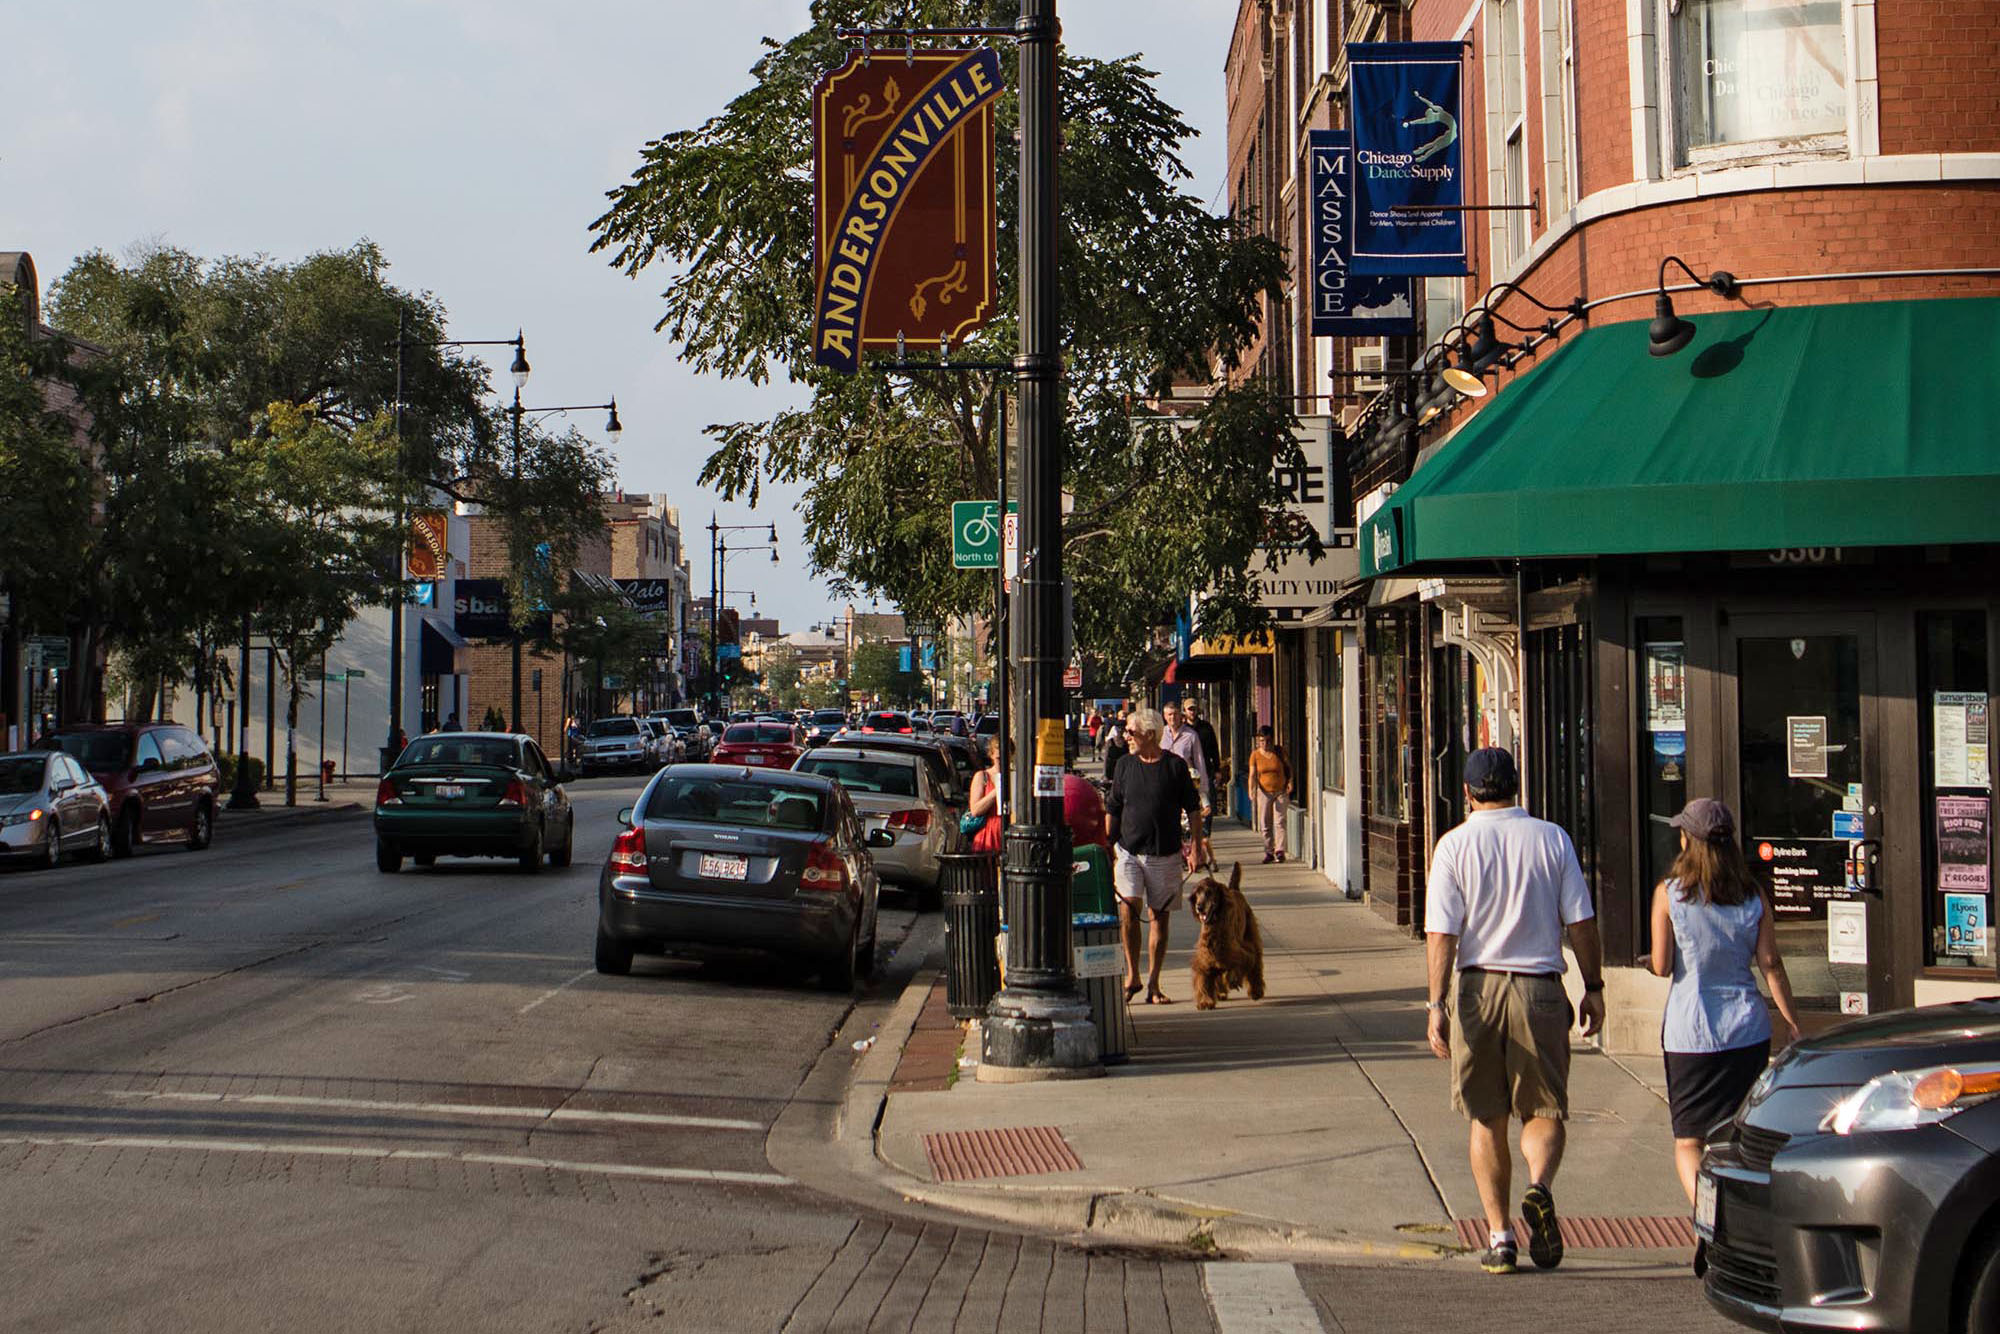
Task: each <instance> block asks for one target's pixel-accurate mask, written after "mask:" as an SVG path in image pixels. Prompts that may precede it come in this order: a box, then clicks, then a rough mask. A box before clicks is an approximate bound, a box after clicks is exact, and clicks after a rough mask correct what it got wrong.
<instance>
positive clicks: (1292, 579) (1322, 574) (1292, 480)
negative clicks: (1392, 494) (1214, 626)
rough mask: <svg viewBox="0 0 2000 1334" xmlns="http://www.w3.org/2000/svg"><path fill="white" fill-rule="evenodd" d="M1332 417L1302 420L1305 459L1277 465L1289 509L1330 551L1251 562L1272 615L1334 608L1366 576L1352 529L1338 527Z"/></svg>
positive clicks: (1280, 553)
mask: <svg viewBox="0 0 2000 1334" xmlns="http://www.w3.org/2000/svg"><path fill="white" fill-rule="evenodd" d="M1335 429H1336V428H1335V424H1334V420H1333V418H1331V417H1301V418H1299V429H1298V433H1297V434H1296V435H1295V436H1294V437H1293V439H1295V440H1296V441H1297V442H1298V445H1299V453H1300V457H1299V459H1298V460H1297V461H1296V462H1294V461H1292V460H1289V459H1288V460H1285V461H1282V462H1280V463H1277V464H1276V465H1274V467H1273V469H1272V476H1273V478H1274V480H1275V481H1276V482H1277V484H1278V489H1279V490H1280V491H1282V492H1284V495H1285V509H1286V510H1287V511H1288V512H1289V513H1291V514H1292V515H1294V516H1295V517H1296V518H1297V520H1299V521H1300V522H1303V523H1305V524H1306V525H1308V526H1309V527H1311V529H1312V530H1313V533H1314V534H1315V535H1316V536H1317V537H1318V538H1319V540H1320V545H1321V546H1322V547H1324V548H1325V551H1324V553H1323V554H1322V555H1321V556H1320V558H1319V559H1318V560H1314V559H1312V557H1310V556H1308V555H1307V554H1306V553H1305V551H1304V550H1302V549H1300V548H1297V547H1261V548H1259V549H1258V551H1257V553H1256V554H1255V555H1254V556H1252V557H1251V562H1250V581H1251V584H1252V585H1253V588H1254V593H1255V596H1256V598H1257V602H1258V604H1259V605H1260V606H1262V607H1264V608H1265V609H1266V610H1267V611H1272V612H1276V613H1279V614H1280V615H1281V616H1282V614H1283V613H1285V612H1288V611H1291V612H1297V611H1317V610H1320V609H1322V608H1325V607H1327V606H1329V605H1331V604H1332V602H1333V600H1334V599H1335V598H1337V597H1339V596H1340V592H1341V590H1342V589H1343V588H1345V587H1346V586H1347V585H1348V584H1350V583H1352V582H1353V581H1354V580H1355V579H1356V578H1357V577H1358V576H1359V575H1360V572H1361V562H1360V556H1359V553H1358V552H1357V551H1356V549H1355V545H1354V530H1353V529H1352V528H1335V527H1334V526H1333V480H1334V479H1333V437H1334V432H1335Z"/></svg>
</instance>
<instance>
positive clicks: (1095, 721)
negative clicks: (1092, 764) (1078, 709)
mask: <svg viewBox="0 0 2000 1334" xmlns="http://www.w3.org/2000/svg"><path fill="white" fill-rule="evenodd" d="M1083 725H1084V727H1085V729H1086V730H1088V731H1089V733H1090V758H1092V759H1093V760H1094V759H1096V758H1097V754H1098V751H1097V747H1098V738H1099V737H1101V736H1102V735H1103V734H1104V710H1102V709H1100V708H1097V707H1095V706H1093V707H1092V708H1091V710H1090V717H1089V718H1087V719H1085V720H1084V724H1083Z"/></svg>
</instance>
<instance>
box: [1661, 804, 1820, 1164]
mask: <svg viewBox="0 0 2000 1334" xmlns="http://www.w3.org/2000/svg"><path fill="white" fill-rule="evenodd" d="M1672 823H1673V825H1674V827H1675V828H1676V829H1679V830H1680V831H1681V853H1680V856H1679V857H1677V858H1675V859H1674V865H1673V869H1672V871H1671V872H1670V873H1669V874H1668V876H1667V878H1666V879H1665V880H1663V881H1661V882H1660V884H1659V885H1658V886H1657V887H1656V888H1655V889H1654V890H1653V957H1652V960H1651V963H1652V968H1653V972H1654V973H1655V974H1656V975H1658V976H1660V977H1671V978H1672V979H1673V986H1672V988H1671V989H1670V990H1669V991H1668V992H1667V1010H1666V1015H1665V1018H1664V1019H1663V1021H1662V1023H1661V1030H1660V1046H1661V1048H1662V1050H1663V1051H1664V1052H1665V1053H1666V1064H1667V1102H1668V1105H1669V1107H1670V1108H1671V1110H1672V1113H1673V1123H1674V1166H1675V1167H1676V1168H1677V1169H1678V1170H1679V1172H1680V1178H1681V1188H1682V1189H1683V1190H1685V1191H1687V1196H1688V1201H1689V1203H1692V1202H1693V1201H1694V1188H1695V1172H1696V1170H1697V1169H1698V1168H1699V1167H1700V1166H1701V1151H1702V1145H1703V1143H1704V1141H1705V1140H1706V1139H1707V1137H1708V1132H1709V1131H1710V1130H1711V1129H1713V1128H1714V1127H1715V1126H1716V1125H1718V1124H1719V1123H1721V1122H1723V1121H1726V1120H1728V1119H1729V1118H1730V1117H1732V1116H1734V1115H1735V1114H1736V1109H1737V1108H1738V1107H1740V1106H1742V1104H1743V1099H1744V1097H1745V1096H1746V1095H1748V1093H1749V1092H1750V1086H1751V1085H1752V1084H1754V1083H1756V1082H1757V1076H1758V1075H1760V1074H1762V1073H1763V1072H1764V1067H1765V1066H1766V1065H1768V1064H1769V1063H1770V1059H1771V1016H1770V1011H1769V1010H1768V1009H1766V1007H1765V1004H1764V997H1763V995H1762V994H1761V993H1760V992H1759V991H1758V990H1757V979H1756V977H1755V976H1754V975H1753V974H1752V972H1751V967H1750V965H1751V963H1752V961H1753V960H1754V961H1755V963H1756V965H1757V968H1758V969H1759V970H1761V971H1762V972H1763V974H1764V980H1765V982H1766V983H1767V984H1768V985H1769V986H1770V989H1771V999H1772V1001H1773V1002H1775V1003H1776V1005H1777V1007H1778V1014H1779V1015H1780V1017H1782V1018H1783V1020H1784V1023H1785V1027H1786V1029H1787V1030H1788V1032H1787V1034H1786V1041H1787V1042H1796V1041H1797V1040H1798V1036H1799V1022H1798V1015H1797V1014H1796V1013H1795V1012H1794V1010H1793V1008H1792V984H1791V980H1790V979H1789V978H1787V977H1786V976H1785V961H1784V960H1783V959H1782V958H1780V957H1779V955H1778V941H1777V935H1776V928H1775V925H1774V920H1773V917H1772V914H1771V903H1770V900H1769V898H1768V897H1766V895H1765V894H1764V892H1763V888H1762V886H1760V885H1759V884H1758V883H1757V881H1756V880H1755V879H1754V878H1752V876H1751V874H1750V867H1749V864H1748V863H1747V862H1745V861H1744V859H1743V849H1742V847H1741V846H1740V845H1739V844H1738V843H1737V841H1736V817H1735V816H1734V815H1732V814H1731V813H1730V810H1729V808H1728V807H1727V806H1725V805H1723V804H1722V803H1721V802H1719V801H1716V800H1714V799H1713V798H1710V797H1697V798H1696V799H1695V800H1693V801H1691V802H1689V803H1688V804H1687V809H1686V810H1684V811H1682V812H1681V813H1680V814H1679V815H1676V816H1675V817H1674V818H1673V821H1672Z"/></svg>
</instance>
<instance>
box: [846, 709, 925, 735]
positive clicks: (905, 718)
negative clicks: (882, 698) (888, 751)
mask: <svg viewBox="0 0 2000 1334" xmlns="http://www.w3.org/2000/svg"><path fill="white" fill-rule="evenodd" d="M858 730H859V731H863V732H889V733H893V734H896V735H901V736H913V735H915V733H916V725H915V724H914V723H912V722H911V721H910V715H909V714H907V713H904V712H902V711H901V710H900V709H872V710H870V711H869V712H867V713H864V714H862V715H861V726H860V727H859V729H858Z"/></svg>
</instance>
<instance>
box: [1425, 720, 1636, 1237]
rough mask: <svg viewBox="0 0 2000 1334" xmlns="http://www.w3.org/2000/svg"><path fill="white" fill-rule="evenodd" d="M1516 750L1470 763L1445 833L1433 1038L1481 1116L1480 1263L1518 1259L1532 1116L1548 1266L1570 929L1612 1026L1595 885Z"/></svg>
mask: <svg viewBox="0 0 2000 1334" xmlns="http://www.w3.org/2000/svg"><path fill="white" fill-rule="evenodd" d="M1520 790H1521V775H1520V771H1519V770H1518V769H1517V768H1516V767H1515V765H1514V757H1513V756H1512V755H1510V754H1508V753H1507V752H1506V751H1504V750H1502V749H1500V748H1499V747H1497V746H1486V747H1482V748H1480V749H1479V750H1475V751H1474V752H1472V754H1471V755H1469V756H1467V757H1466V761H1465V800H1466V805H1467V808H1468V813H1467V815H1466V817H1465V822H1464V823H1463V824H1461V825H1459V826H1458V827H1457V828H1456V829H1453V830H1451V831H1450V832H1448V833H1446V834H1445V836H1444V837H1443V838H1441V839H1439V840H1438V843H1437V850H1436V852H1434V853H1433V854H1432V857H1431V869H1430V879H1429V881H1428V885H1427V892H1426V904H1425V909H1424V932H1425V936H1426V953H1427V956H1428V961H1429V965H1430V1000H1429V1001H1428V1003H1427V1004H1426V1005H1425V1008H1426V1009H1427V1010H1428V1011H1429V1012H1430V1044H1431V1050H1432V1051H1433V1052H1434V1053H1436V1054H1437V1056H1438V1058H1439V1059H1440V1060H1445V1059H1449V1060H1450V1061H1451V1075H1452V1090H1451V1101H1452V1105H1453V1106H1454V1107H1456V1108H1458V1109H1459V1110H1460V1111H1462V1112H1464V1113H1465V1115H1466V1118H1467V1119H1468V1120H1469V1121H1470V1122H1471V1123H1472V1125H1471V1157H1472V1175H1473V1177H1474V1178H1475V1179H1476V1180H1477V1182H1478V1183H1479V1200H1480V1203H1481V1204H1482V1205H1483V1206H1484V1207H1485V1210H1486V1226H1487V1229H1488V1234H1489V1241H1488V1245H1487V1248H1486V1253H1485V1255H1483V1256H1482V1257H1480V1267H1481V1268H1483V1269H1484V1270H1486V1272H1487V1273H1489V1274H1511V1273H1513V1272H1514V1271H1515V1268H1516V1261H1517V1257H1518V1255H1519V1247H1518V1245H1517V1244H1516V1242H1515V1240H1514V1230H1513V1219H1512V1215H1511V1213H1510V1212H1509V1205H1510V1203H1511V1198H1512V1195H1511V1192H1512V1186H1513V1172H1514V1163H1513V1158H1512V1155H1511V1153H1510V1152H1509V1149H1508V1143H1507V1131H1508V1122H1509V1120H1510V1119H1511V1118H1513V1117H1519V1118H1520V1120H1521V1157H1522V1158H1523V1159H1524V1160H1525V1161H1526V1163H1527V1168H1528V1180H1529V1185H1528V1189H1527V1190H1526V1191H1525V1192H1523V1194H1522V1197H1521V1213H1522V1216H1523V1217H1524V1218H1525V1219H1526V1221H1527V1224H1528V1255H1529V1258H1531V1259H1532V1260H1533V1261H1534V1262H1535V1266H1536V1268H1538V1269H1553V1268H1555V1267H1556V1266H1557V1265H1559V1264H1561V1263H1562V1258H1563V1240H1562V1229H1561V1225H1560V1224H1559V1223H1558V1222H1557V1220H1556V1206H1555V1196H1554V1193H1553V1191H1552V1190H1551V1183H1552V1182H1553V1181H1554V1179H1555V1175H1556V1168H1557V1167H1559V1166H1560V1165H1561V1163H1562V1156H1563V1145H1564V1127H1563V1123H1564V1121H1565V1120H1566V1119H1567V1118H1568V1116H1569V1030H1570V1023H1571V1012H1570V1004H1569V998H1568V996H1567V994H1566V993H1565V992H1564V990H1563V981H1562V978H1563V970H1564V967H1565V965H1564V963H1563V953H1562V938H1563V933H1564V930H1565V929H1567V931H1568V934H1569V944H1570V948H1571V949H1573V950H1575V951H1576V961H1577V967H1578V969H1579V971H1581V972H1582V974H1583V1006H1582V1011H1583V1033H1584V1036H1585V1037H1589V1036H1591V1035H1593V1034H1595V1033H1596V1032H1597V1031H1598V1029H1600V1028H1601V1027H1603V1025H1604V950H1603V945H1602V942H1601V941H1600V940H1599V938H1598V934H1597V918H1596V912H1595V909H1593V908H1592V906H1591V902H1590V888H1589V886H1587V885H1586V884H1585V883H1584V880H1583V869H1582V868H1581V867H1580V866H1579V865H1578V864H1577V860H1576V849H1575V847H1574V846H1572V845H1571V843H1570V840H1569V835H1568V834H1566V833H1564V832H1563V830H1562V828H1561V826H1559V825H1554V824H1551V823H1549V822H1548V821H1546V820H1538V819H1536V818H1535V817H1533V816H1531V815H1529V814H1528V813H1527V812H1526V811H1524V810H1522V809H1521V808H1520V807H1519V806H1518V805H1517V804H1515V799H1516V797H1517V796H1518V795H1519V793H1520Z"/></svg>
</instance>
